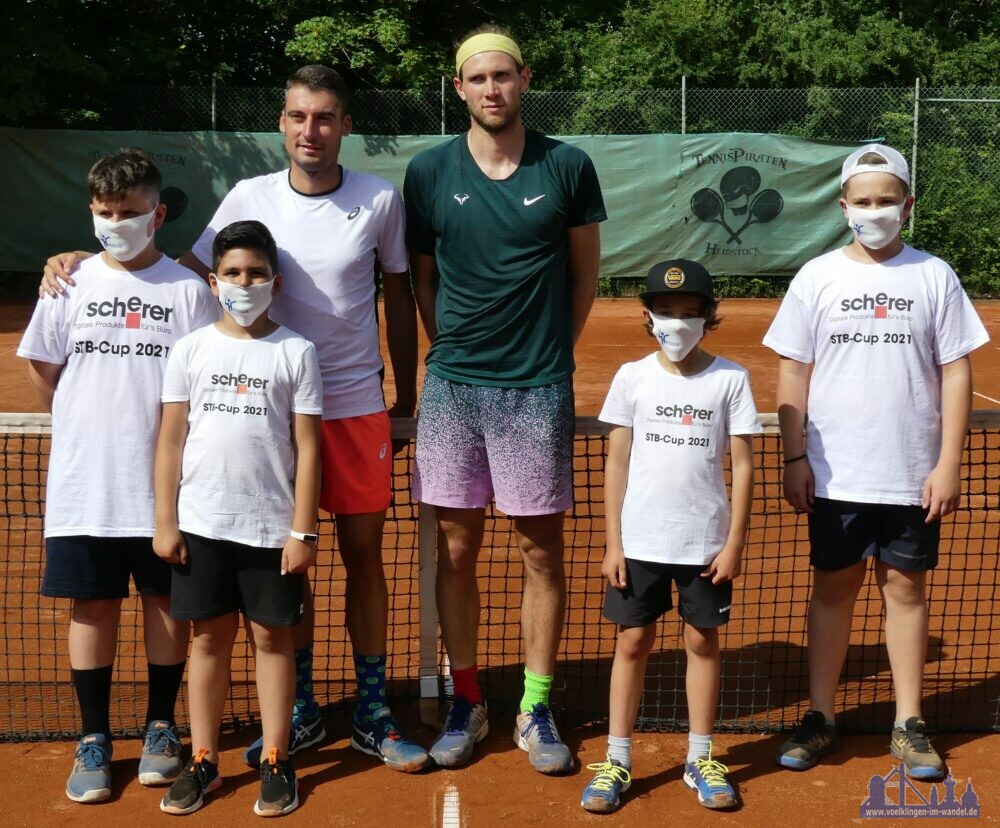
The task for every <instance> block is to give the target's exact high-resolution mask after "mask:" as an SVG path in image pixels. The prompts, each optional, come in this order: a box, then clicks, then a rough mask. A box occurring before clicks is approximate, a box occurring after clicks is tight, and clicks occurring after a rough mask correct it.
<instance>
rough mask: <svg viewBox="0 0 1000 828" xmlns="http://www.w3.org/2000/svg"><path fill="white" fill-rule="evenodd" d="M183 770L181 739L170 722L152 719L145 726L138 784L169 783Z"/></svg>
mask: <svg viewBox="0 0 1000 828" xmlns="http://www.w3.org/2000/svg"><path fill="white" fill-rule="evenodd" d="M182 770H184V763H183V762H182V761H181V740H180V739H178V738H177V734H176V733H175V732H174V728H173V727H172V726H171V724H170V722H164V721H160V720H157V721H152V722H150V723H149V727H147V728H146V741H145V742H144V743H143V745H142V756H141V757H140V759H139V784H141V785H169V784H170V783H171V782H173V781H174V780H175V779H176V778H177V777H178V776H180V775H181V771H182Z"/></svg>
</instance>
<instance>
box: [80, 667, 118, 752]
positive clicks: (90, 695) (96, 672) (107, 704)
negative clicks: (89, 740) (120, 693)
mask: <svg viewBox="0 0 1000 828" xmlns="http://www.w3.org/2000/svg"><path fill="white" fill-rule="evenodd" d="M113 669H114V665H111V664H109V665H108V666H107V667H97V668H95V669H93V670H70V673H72V675H73V686H74V687H75V688H76V698H77V701H78V702H79V704H80V716H81V717H82V718H83V735H84V736H87V735H89V734H91V733H103V734H104V736H105V737H106V738H107V739H108V740H110V739H111V672H112V670H113Z"/></svg>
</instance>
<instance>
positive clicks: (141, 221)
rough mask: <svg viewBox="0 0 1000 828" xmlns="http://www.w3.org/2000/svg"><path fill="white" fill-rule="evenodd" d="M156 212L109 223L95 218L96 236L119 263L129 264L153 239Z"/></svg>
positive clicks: (98, 217)
mask: <svg viewBox="0 0 1000 828" xmlns="http://www.w3.org/2000/svg"><path fill="white" fill-rule="evenodd" d="M155 217H156V210H155V209H154V210H153V211H152V212H149V213H146V214H145V215H143V216H136V217H135V218H130V219H122V220H121V221H109V220H108V219H106V218H102V217H101V216H96V215H95V216H94V235H95V236H97V240H98V241H99V242H100V243H101V247H103V248H104V249H105V250H107V251H108V253H109V254H111V256H112V257H114V258H115V259H117V260H118V261H119V262H128V261H131V260H132V259H134V258H135V257H136V256H138V255H139V254H140V253H142V251H143V250H145V249H146V247H147V246H148V245H149V240H150V239H151V238H153V220H154V219H155Z"/></svg>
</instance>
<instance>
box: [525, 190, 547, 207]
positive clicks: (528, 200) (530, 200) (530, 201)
mask: <svg viewBox="0 0 1000 828" xmlns="http://www.w3.org/2000/svg"><path fill="white" fill-rule="evenodd" d="M543 198H545V193H542V194H541V195H540V196H535V197H534V198H528V197H527V196H525V197H524V206H525V207H530V206H531V205H532V204H534V203H535V202H536V201H539V200H540V199H543Z"/></svg>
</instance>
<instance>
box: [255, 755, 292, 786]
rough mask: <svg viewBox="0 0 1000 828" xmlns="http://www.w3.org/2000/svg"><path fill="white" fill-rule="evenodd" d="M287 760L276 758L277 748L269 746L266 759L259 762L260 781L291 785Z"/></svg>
mask: <svg viewBox="0 0 1000 828" xmlns="http://www.w3.org/2000/svg"><path fill="white" fill-rule="evenodd" d="M288 770H289V768H288V762H287V761H284V760H281V759H279V758H278V749H277V748H271V749H270V751H268V754H267V759H266V760H265V761H263V762H261V763H260V781H261V782H283V783H285V784H286V785H291V780H290V779H289V773H288Z"/></svg>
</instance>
